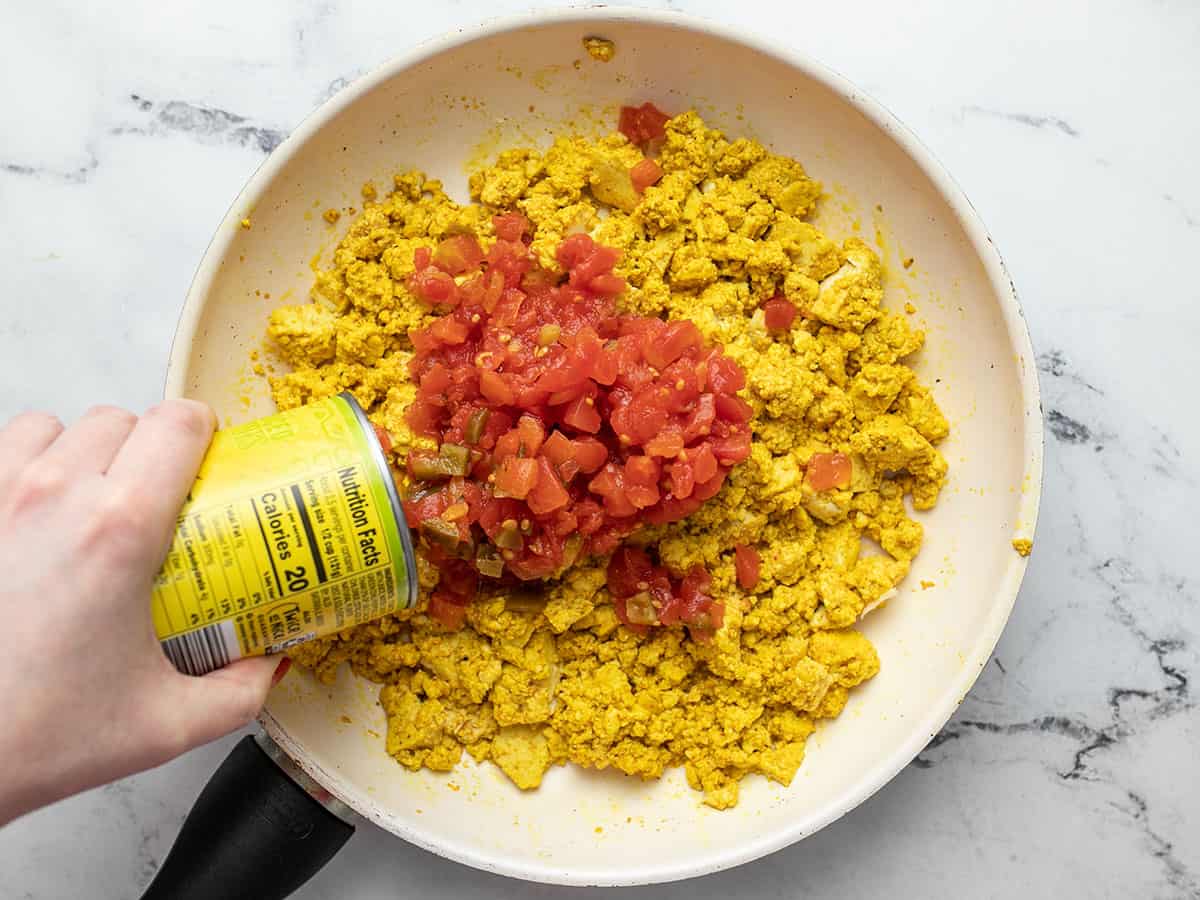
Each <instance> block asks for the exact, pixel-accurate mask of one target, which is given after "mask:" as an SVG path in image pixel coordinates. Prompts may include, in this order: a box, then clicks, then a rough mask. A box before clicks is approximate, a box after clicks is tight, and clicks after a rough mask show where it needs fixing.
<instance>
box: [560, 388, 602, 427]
mask: <svg viewBox="0 0 1200 900" xmlns="http://www.w3.org/2000/svg"><path fill="white" fill-rule="evenodd" d="M562 420H563V424H564V425H570V426H571V427H572V428H574V429H576V430H578V431H586V432H588V433H589V434H595V433H596V432H598V431H599V430H600V426H601V424H602V420H601V419H600V413H598V412H596V405H595V402H594V401H593V400H592V398H591V397H579V398H577V399H576V400H574V401H572V402H571V403H569V404H568V405H567V408H566V409H565V410H563V416H562Z"/></svg>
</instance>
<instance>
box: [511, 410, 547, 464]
mask: <svg viewBox="0 0 1200 900" xmlns="http://www.w3.org/2000/svg"><path fill="white" fill-rule="evenodd" d="M517 434H518V435H519V436H520V438H521V443H520V445H519V449H518V451H517V454H518V455H519V456H523V457H529V456H537V453H538V451H539V450H541V449H542V442H543V441H544V440H546V426H544V425H543V424H542V423H541V421H540V420H538V419H537V418H536V417H534V416H530V415H524V416H521V418H519V419H517Z"/></svg>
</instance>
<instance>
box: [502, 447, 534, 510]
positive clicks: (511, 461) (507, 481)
mask: <svg viewBox="0 0 1200 900" xmlns="http://www.w3.org/2000/svg"><path fill="white" fill-rule="evenodd" d="M537 477H538V465H537V460H535V459H521V458H520V457H517V456H510V457H508V458H507V459H505V460H504V461H503V462H501V463H500V467H499V468H498V469H497V470H496V490H497V491H501V492H503V493H504V495H505V496H507V497H513V498H515V499H517V500H524V499H525V498H526V497H527V496H529V492H530V491H531V490H532V489H533V486H534V484H536V483H537Z"/></svg>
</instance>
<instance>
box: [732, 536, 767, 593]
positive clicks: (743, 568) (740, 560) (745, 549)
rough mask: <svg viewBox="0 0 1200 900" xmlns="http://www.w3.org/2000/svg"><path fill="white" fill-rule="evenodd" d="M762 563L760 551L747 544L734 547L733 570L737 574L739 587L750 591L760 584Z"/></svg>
mask: <svg viewBox="0 0 1200 900" xmlns="http://www.w3.org/2000/svg"><path fill="white" fill-rule="evenodd" d="M761 565H762V561H761V560H760V559H759V556H758V551H757V550H755V549H754V548H753V547H751V546H749V545H747V544H738V545H737V546H736V547H734V548H733V570H734V572H735V573H736V575H737V583H738V587H740V588H741V589H742V590H744V591H749V590H752V589H753V588H754V586H755V585H756V584H758V572H759V569H760V567H761Z"/></svg>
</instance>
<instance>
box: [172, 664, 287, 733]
mask: <svg viewBox="0 0 1200 900" xmlns="http://www.w3.org/2000/svg"><path fill="white" fill-rule="evenodd" d="M290 663H291V660H289V659H288V658H287V657H282V658H281V657H278V656H267V657H263V656H252V657H248V658H246V659H239V660H238V661H237V662H235V663H232V664H231V665H228V666H226V667H225V668H223V669H217V670H216V671H215V672H209V673H208V674H207V675H204V676H202V677H200V678H195V677H190V676H186V675H182V676H180V681H179V682H178V690H177V691H174V692H172V693H173V694H174V697H173V702H174V703H175V704H177V709H178V710H179V711H180V712H181V713H182V714H183V715H184V716H186V721H187V727H186V729H185V731H184V733H185V734H186V735H187V747H186V748H185V749H188V750H190V749H191V748H193V747H199V746H200V745H201V744H207V743H208V742H209V741H215V740H216V739H217V738H219V737H224V736H225V735H227V734H229V733H230V732H231V731H236V730H237V729H239V728H241V727H242V726H243V725H248V724H250V722H252V721H254V717H255V716H257V715H258V713H259V710H261V709H262V706H263V703H265V702H266V699H267V692H268V691H270V690H271V686H272V685H273V684H274V683H275V681H276V680H277V679H276V678H275V673H276V671H278V672H279V673H280V677H282V675H283V673H285V672H286V671H287V667H288V665H289V664H290Z"/></svg>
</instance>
